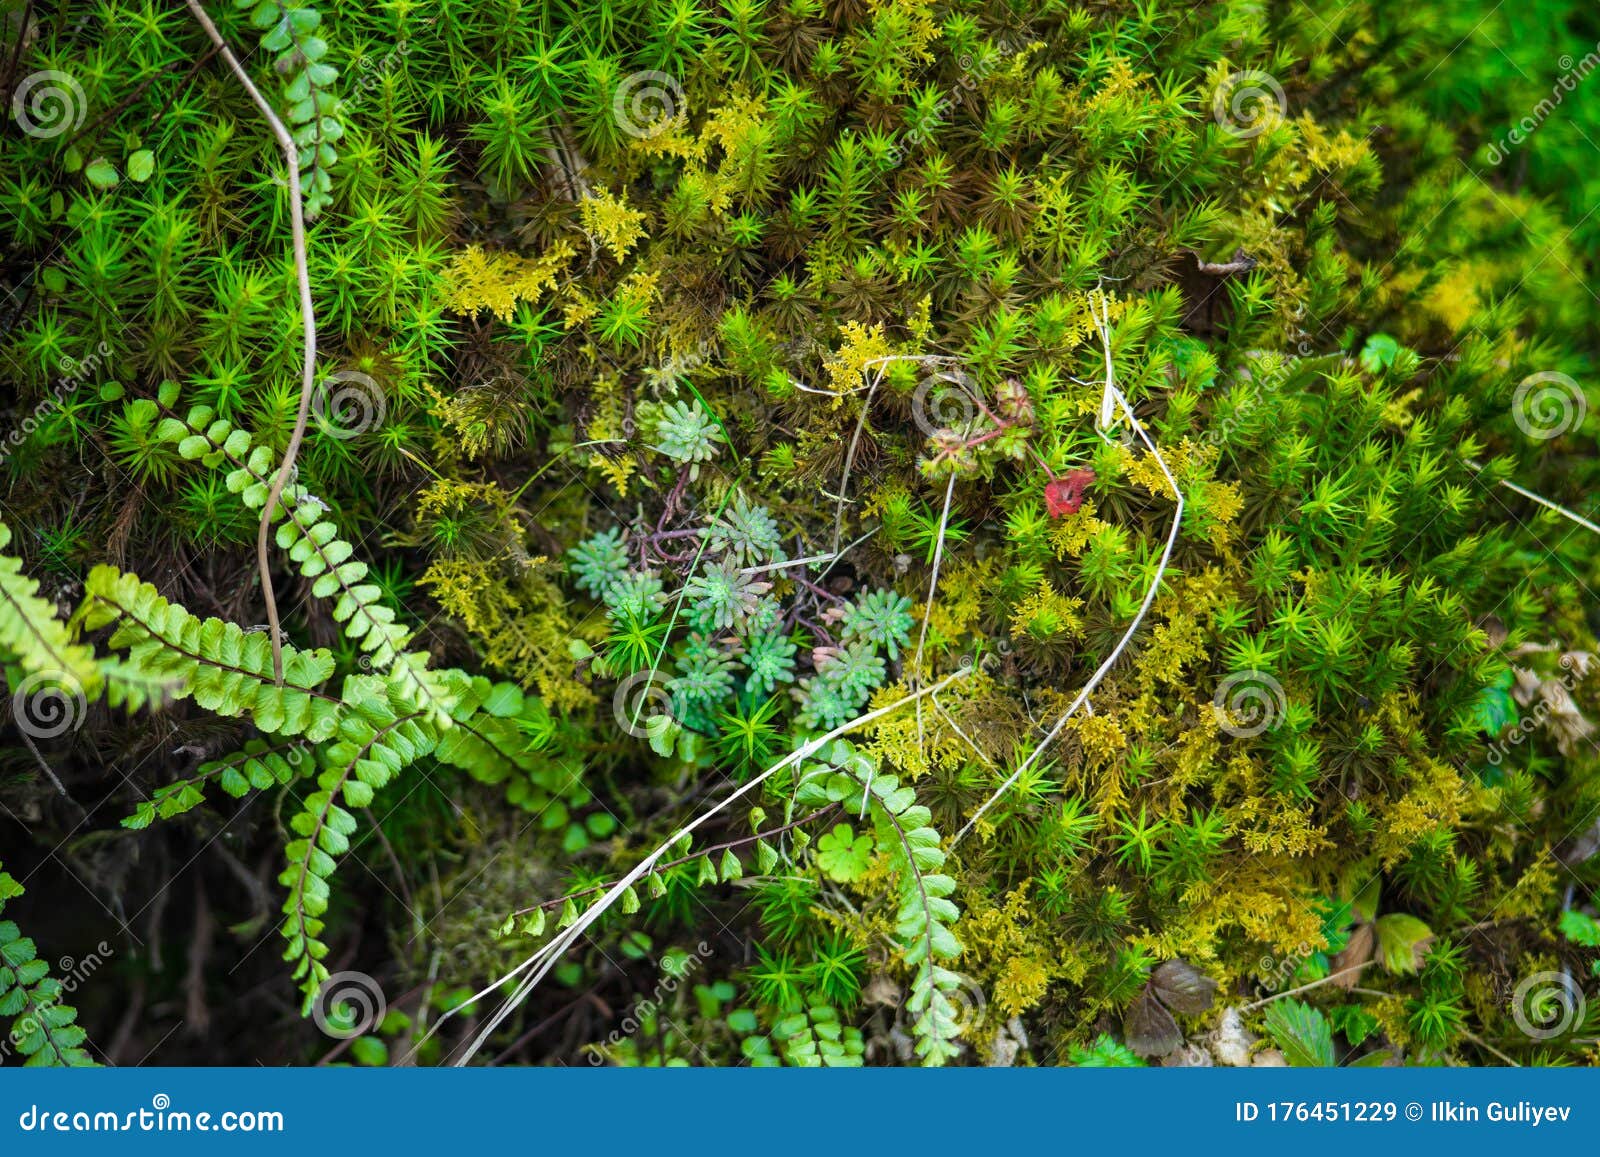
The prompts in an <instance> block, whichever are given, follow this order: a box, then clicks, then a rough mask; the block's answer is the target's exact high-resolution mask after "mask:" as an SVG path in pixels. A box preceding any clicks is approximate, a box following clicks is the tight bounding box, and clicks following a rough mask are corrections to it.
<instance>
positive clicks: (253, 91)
mask: <svg viewBox="0 0 1600 1157" xmlns="http://www.w3.org/2000/svg"><path fill="white" fill-rule="evenodd" d="M185 3H187V4H188V5H189V11H190V12H192V13H194V18H195V19H196V20H198V21H199V22H200V27H202V28H204V29H205V32H206V35H207V36H209V37H210V38H211V42H212V43H213V44H214V45H216V47H217V51H218V52H219V53H221V54H222V59H223V60H225V61H227V63H228V67H229V68H230V69H232V70H233V74H234V76H236V77H238V79H239V83H240V84H241V85H243V86H244V90H245V91H246V92H247V93H249V94H250V99H251V100H252V101H254V102H255V106H256V107H257V108H258V109H260V110H261V115H262V116H264V117H265V118H266V120H267V124H268V125H270V126H271V127H272V135H273V136H274V137H276V138H277V141H278V146H279V147H280V148H281V149H283V161H284V166H285V168H286V170H287V172H288V179H289V229H290V234H291V236H292V238H293V241H294V275H295V281H296V282H297V283H298V284H299V288H300V322H301V327H302V329H303V331H304V334H303V345H304V349H305V358H304V365H303V367H302V371H301V379H300V409H299V412H298V413H297V414H296V415H295V422H294V433H292V434H291V435H290V436H289V445H288V447H287V448H286V449H285V450H284V452H283V464H282V465H280V466H279V467H278V474H277V477H276V478H274V479H273V480H272V487H271V489H270V490H268V491H267V504H266V505H265V506H263V507H262V508H261V524H260V526H259V527H257V530H256V569H257V571H258V572H259V573H260V575H261V596H262V598H263V599H264V600H265V601H266V604H267V630H268V631H269V632H270V634H271V637H272V676H273V681H274V682H275V683H276V684H277V685H278V686H280V687H281V686H283V638H282V632H281V631H280V630H279V627H278V600H277V598H276V596H275V595H274V593H273V590H272V572H271V568H270V567H269V566H268V565H267V531H268V530H270V529H271V527H272V516H273V514H274V513H275V512H276V511H277V509H278V499H279V498H280V497H281V496H282V494H283V488H284V487H285V486H287V485H288V484H289V476H290V475H291V474H292V473H293V472H294V460H295V458H296V456H297V455H298V454H299V453H300V443H301V442H302V441H304V439H305V435H306V423H307V421H308V420H309V419H310V417H311V390H312V386H313V382H314V379H315V376H316V360H317V319H316V315H315V314H314V313H313V312H312V305H311V273H310V270H309V269H308V268H307V265H306V218H305V205H304V204H303V203H302V201H301V196H300V154H299V150H298V149H296V148H295V144H294V138H293V137H292V136H290V135H289V130H288V129H287V128H285V127H284V124H283V121H281V120H279V119H278V114H277V113H275V112H273V111H272V105H270V104H269V103H267V98H266V97H264V96H262V95H261V90H260V89H258V88H257V87H256V86H255V82H254V81H252V80H251V79H250V74H249V73H248V72H246V71H245V69H244V65H242V64H240V63H239V58H238V57H237V56H235V55H234V54H233V50H232V49H231V48H229V47H228V42H227V41H226V40H224V39H223V38H222V33H220V32H218V31H217V26H216V25H215V24H213V23H212V21H211V17H210V16H208V15H207V14H206V10H205V8H204V7H202V6H201V4H200V0H185Z"/></svg>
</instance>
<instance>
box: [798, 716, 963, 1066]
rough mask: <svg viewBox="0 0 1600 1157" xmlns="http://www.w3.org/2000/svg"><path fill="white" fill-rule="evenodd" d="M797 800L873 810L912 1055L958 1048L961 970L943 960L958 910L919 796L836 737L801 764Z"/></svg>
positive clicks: (938, 1055) (952, 952) (956, 951)
mask: <svg viewBox="0 0 1600 1157" xmlns="http://www.w3.org/2000/svg"><path fill="white" fill-rule="evenodd" d="M795 803H796V804H797V805H799V806H802V807H813V806H817V807H820V806H826V805H827V804H839V805H841V806H843V808H844V809H845V811H846V812H847V813H849V814H852V815H856V814H861V813H862V812H863V811H865V812H867V813H869V814H870V815H871V817H872V819H873V823H874V826H875V829H876V841H875V842H876V845H877V847H878V848H879V849H880V850H882V851H884V852H886V853H887V854H888V856H889V862H890V864H891V865H892V867H893V870H894V877H895V882H896V885H897V888H898V893H897V896H896V900H897V902H898V905H899V908H898V910H897V913H896V916H895V936H896V938H897V940H898V943H899V947H900V958H901V960H902V961H903V962H904V963H905V964H906V965H907V966H909V967H910V968H911V970H912V982H911V995H910V997H909V998H908V999H907V1001H906V1006H905V1007H906V1011H907V1012H909V1013H910V1014H911V1015H912V1017H913V1020H912V1030H913V1035H914V1036H915V1038H916V1042H917V1043H916V1050H917V1055H918V1056H920V1057H921V1058H922V1060H923V1063H925V1064H929V1065H942V1064H944V1063H945V1062H946V1061H949V1060H953V1059H954V1058H955V1057H956V1056H957V1055H958V1054H959V1053H960V1051H961V1045H960V1041H959V1037H960V1030H961V1025H960V1023H959V1021H960V1017H959V1013H958V1010H957V1008H956V1005H955V1003H954V1002H953V1001H952V1000H951V996H952V994H954V993H955V992H956V991H957V990H958V989H959V987H960V983H961V977H960V975H959V974H958V973H955V972H953V971H951V970H950V969H949V968H946V967H945V966H944V965H943V964H942V963H941V961H950V960H954V959H955V958H956V957H958V956H960V955H961V943H960V941H958V940H957V939H956V938H955V934H954V933H952V932H951V931H950V925H951V924H953V923H955V921H956V920H957V918H958V917H959V916H960V912H959V911H958V910H957V909H956V906H955V904H954V903H953V902H951V900H950V899H949V897H950V894H951V893H952V892H954V891H955V888H956V882H955V880H954V879H952V878H951V877H949V876H947V875H944V874H943V873H942V872H941V869H942V868H943V867H944V865H945V851H944V849H943V847H941V841H940V839H939V833H938V832H936V831H935V830H934V829H933V827H932V826H931V822H930V821H931V820H932V818H933V815H932V813H931V812H929V811H928V809H927V808H925V807H923V806H922V805H920V804H918V803H917V795H916V792H915V791H913V790H912V789H911V788H910V787H902V786H901V785H900V783H899V781H898V780H897V779H896V778H895V777H894V776H892V775H887V774H885V773H883V772H882V771H880V770H878V769H877V768H876V767H875V766H874V764H873V761H872V760H871V759H870V758H869V757H867V756H866V755H864V754H863V753H861V752H859V751H857V750H855V748H853V747H852V746H851V745H850V744H849V743H848V742H846V741H845V740H842V739H841V740H837V741H835V742H834V743H833V745H832V746H831V747H830V748H828V749H827V751H826V752H825V753H824V756H823V758H822V759H821V760H820V761H819V762H816V763H812V764H809V765H807V766H806V767H805V768H804V770H803V771H802V773H801V776H800V780H799V783H798V784H797V785H796V789H795Z"/></svg>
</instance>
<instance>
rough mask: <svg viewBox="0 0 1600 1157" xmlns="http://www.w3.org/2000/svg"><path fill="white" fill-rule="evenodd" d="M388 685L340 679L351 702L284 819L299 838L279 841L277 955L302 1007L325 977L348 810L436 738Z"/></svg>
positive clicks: (351, 823)
mask: <svg viewBox="0 0 1600 1157" xmlns="http://www.w3.org/2000/svg"><path fill="white" fill-rule="evenodd" d="M388 690H389V689H388V688H387V687H384V686H383V685H382V684H380V683H378V682H377V681H376V680H374V679H373V678H372V677H370V676H361V675H353V676H351V677H350V678H349V679H348V680H346V694H347V696H349V697H350V698H351V700H352V702H351V706H350V709H349V710H347V711H346V712H345V713H344V714H343V715H342V716H341V718H340V720H339V726H338V737H337V738H336V739H334V741H333V742H331V743H329V744H327V745H326V746H324V747H323V748H321V749H319V750H318V752H317V758H318V762H319V763H320V764H321V765H322V768H323V770H322V772H321V773H320V774H319V775H318V776H317V790H316V791H314V792H312V793H311V795H309V796H308V797H306V800H305V803H304V806H303V807H302V809H301V811H300V812H299V813H298V814H297V815H295V817H294V818H293V819H292V820H291V821H290V822H289V827H290V828H291V829H292V830H293V831H294V833H295V834H296V835H297V836H298V837H299V838H298V839H295V840H291V841H290V842H289V844H288V845H287V846H286V847H285V848H284V856H285V858H286V860H287V861H288V864H287V866H286V867H285V868H284V870H283V871H282V872H281V873H280V874H279V876H278V882H279V883H280V884H282V885H283V886H284V887H285V888H287V889H288V890H289V894H288V897H287V898H286V899H285V900H284V902H283V912H284V921H283V924H282V932H283V935H284V938H285V939H286V940H287V941H288V944H287V946H286V947H285V948H284V952H283V958H284V960H286V961H289V962H290V963H292V964H293V965H294V969H293V972H292V973H291V975H292V977H293V978H294V979H295V980H298V981H300V985H301V988H302V990H303V991H304V993H305V1006H304V1009H303V1012H304V1013H305V1014H309V1013H310V1011H311V1006H312V1002H313V1001H314V1000H315V998H316V994H317V989H318V987H319V986H320V985H321V984H322V982H323V981H324V980H326V979H327V978H328V969H327V967H326V966H325V965H324V964H323V963H322V959H323V957H325V956H326V955H327V954H328V945H327V944H326V943H325V942H324V941H322V940H321V939H319V937H320V936H321V933H322V928H323V920H322V917H323V916H324V915H325V914H326V912H327V910H328V897H329V895H330V892H331V889H330V886H329V884H328V879H329V877H331V876H332V875H333V872H334V869H335V868H336V867H338V861H337V860H336V859H335V857H337V856H342V855H344V853H345V852H347V851H349V850H350V837H351V836H352V835H354V834H355V832H356V829H357V827H358V825H357V823H356V817H355V816H354V815H352V814H351V810H350V809H353V808H364V807H366V806H367V805H369V804H370V803H371V802H372V800H373V796H374V795H375V793H376V792H377V791H378V790H379V789H380V788H382V787H384V786H386V785H387V784H388V783H389V782H390V781H391V780H392V779H393V778H394V777H395V776H396V775H397V774H399V772H400V771H401V770H403V769H404V768H405V767H407V766H409V765H410V764H412V763H414V762H415V761H416V760H418V759H420V758H421V757H422V756H424V755H427V754H428V753H430V752H431V751H432V750H433V749H434V746H435V744H436V743H437V742H438V737H437V734H436V733H435V732H434V730H433V729H432V728H431V727H430V726H429V723H428V719H429V713H428V712H426V711H423V710H419V709H417V708H414V707H412V706H411V705H410V704H409V703H408V702H407V701H406V700H405V699H404V698H403V697H400V696H389V695H385V694H383V692H386V691H388Z"/></svg>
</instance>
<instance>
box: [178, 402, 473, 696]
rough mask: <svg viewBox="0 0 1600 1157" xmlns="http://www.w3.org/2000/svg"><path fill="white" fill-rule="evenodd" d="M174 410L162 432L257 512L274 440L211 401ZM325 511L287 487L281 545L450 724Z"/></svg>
mask: <svg viewBox="0 0 1600 1157" xmlns="http://www.w3.org/2000/svg"><path fill="white" fill-rule="evenodd" d="M168 416H169V419H170V422H169V421H163V423H162V424H161V427H160V428H159V429H158V433H160V434H161V436H162V437H164V438H165V439H167V440H168V441H173V442H176V443H177V447H178V453H179V456H180V457H183V458H186V459H190V460H198V461H200V462H202V463H204V464H205V465H208V466H212V467H221V466H227V467H229V468H230V469H229V472H228V475H227V487H228V490H229V491H231V492H232V493H234V494H237V495H239V497H240V499H241V501H243V503H244V504H245V506H246V507H248V508H249V509H251V510H253V511H259V510H260V509H261V508H262V507H264V506H265V505H266V503H267V495H268V492H269V491H270V489H271V487H272V476H273V473H274V461H273V453H272V450H271V449H270V448H269V447H267V446H254V447H253V448H252V439H251V436H250V434H249V433H248V432H247V431H245V430H241V429H238V428H237V427H235V426H234V425H233V424H232V423H231V422H229V421H228V420H227V419H225V418H217V417H216V416H215V413H214V411H212V409H211V407H209V406H194V407H192V408H191V409H190V410H189V412H188V414H187V415H186V416H185V417H184V418H183V419H182V420H180V419H178V418H177V417H176V416H173V415H172V414H171V412H170V411H168ZM327 510H328V507H327V504H326V503H324V502H323V501H321V500H320V499H318V498H315V497H313V496H312V495H311V494H310V492H309V491H307V490H306V488H305V487H303V486H301V485H299V484H298V483H293V484H291V485H289V486H286V487H284V491H283V494H282V497H281V499H280V501H279V504H278V506H277V508H276V510H275V511H274V517H275V518H282V519H283V521H282V522H281V523H280V525H279V526H278V529H277V533H276V541H277V544H278V546H279V547H280V548H281V549H283V550H285V551H287V552H288V554H289V558H290V560H291V561H292V562H294V563H295V564H296V566H297V567H298V568H299V571H300V574H301V576H302V577H304V578H308V579H310V580H311V593H312V596H313V597H315V598H319V599H335V602H334V605H333V612H332V613H333V619H334V621H335V622H336V623H338V624H340V626H341V627H342V628H343V630H344V633H345V636H346V637H347V638H349V639H352V640H354V641H355V643H356V645H357V647H358V648H359V649H360V650H361V651H362V652H364V653H365V654H366V656H367V657H368V660H369V662H370V663H371V665H372V669H373V670H374V671H375V672H387V673H389V674H390V675H391V676H392V677H393V679H394V680H395V681H396V682H397V683H399V684H400V685H402V686H403V687H404V688H405V689H406V693H407V695H408V697H409V698H410V699H411V701H412V702H413V703H415V704H417V705H418V706H419V707H427V708H429V709H430V710H431V711H432V712H433V713H434V716H435V718H436V720H437V721H438V722H440V723H441V724H448V721H449V719H450V708H451V706H452V704H451V701H450V697H449V695H448V693H447V691H446V689H445V687H444V685H443V683H442V682H441V681H440V680H438V679H436V678H433V677H432V676H431V675H430V674H429V673H428V672H427V657H426V656H425V655H422V654H420V653H407V652H404V651H403V648H404V647H405V645H406V644H407V643H408V642H410V640H411V632H410V630H409V629H407V628H406V627H405V626H404V625H403V624H400V623H397V622H396V621H395V617H396V616H395V611H394V608H393V607H390V606H388V605H386V604H385V603H384V602H383V601H382V599H383V590H382V588H381V587H380V586H378V584H376V583H371V582H367V581H366V579H367V578H368V575H369V568H368V566H367V564H366V563H364V562H362V561H361V560H359V559H356V558H354V557H352V556H353V555H354V554H355V547H354V546H352V545H351V544H350V543H349V542H348V541H346V540H345V539H343V538H340V537H339V531H338V527H337V526H335V524H334V523H333V522H332V521H331V520H330V519H327V518H325V517H324V515H325V514H326V513H327Z"/></svg>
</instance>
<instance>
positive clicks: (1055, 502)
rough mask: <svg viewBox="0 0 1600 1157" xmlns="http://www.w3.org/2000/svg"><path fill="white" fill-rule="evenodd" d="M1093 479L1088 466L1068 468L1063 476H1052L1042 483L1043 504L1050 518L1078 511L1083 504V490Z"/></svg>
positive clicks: (1091, 471)
mask: <svg viewBox="0 0 1600 1157" xmlns="http://www.w3.org/2000/svg"><path fill="white" fill-rule="evenodd" d="M1093 481H1094V471H1093V470H1090V469H1088V468H1085V469H1082V470H1069V471H1067V474H1066V477H1064V478H1052V479H1050V481H1049V482H1046V483H1045V484H1044V505H1045V509H1046V510H1048V511H1049V513H1050V517H1051V518H1062V517H1064V516H1066V515H1068V514H1076V513H1078V508H1079V507H1080V506H1082V505H1083V492H1084V490H1085V489H1086V488H1087V487H1088V485H1089V483H1091V482H1093Z"/></svg>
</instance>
